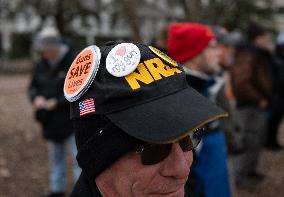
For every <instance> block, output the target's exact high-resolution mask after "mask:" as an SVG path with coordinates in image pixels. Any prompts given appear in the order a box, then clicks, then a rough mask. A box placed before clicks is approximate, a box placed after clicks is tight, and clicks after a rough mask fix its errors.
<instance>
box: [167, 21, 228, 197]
mask: <svg viewBox="0 0 284 197" xmlns="http://www.w3.org/2000/svg"><path fill="white" fill-rule="evenodd" d="M167 46H168V53H169V55H170V56H171V58H173V59H174V60H175V61H177V62H179V63H181V64H182V65H183V69H184V71H185V72H186V78H187V81H188V83H189V84H190V86H192V87H193V88H195V89H196V90H198V91H199V92H201V93H202V94H203V95H204V96H206V97H208V98H210V99H211V101H213V102H215V99H216V95H217V94H218V92H219V91H220V90H221V88H222V86H223V83H222V82H220V81H218V80H216V78H215V75H216V74H217V73H218V72H219V71H220V66H219V61H220V55H221V51H220V50H219V49H218V48H217V42H216V39H215V35H214V33H213V32H212V30H211V29H210V27H208V26H206V25H202V24H196V23H174V24H171V25H170V26H169V27H168V42H167ZM206 130H207V131H210V132H208V134H207V135H206V136H205V137H204V138H203V139H202V141H201V144H200V145H199V146H198V147H197V151H195V155H196V160H195V161H194V162H193V166H192V168H191V175H190V177H191V179H190V180H189V182H188V184H189V190H190V194H191V195H192V196H204V197H215V196H216V197H217V196H218V197H228V196H230V195H231V194H230V193H231V192H230V186H229V185H230V184H229V178H228V168H227V152H226V145H225V136H224V132H222V130H221V129H220V126H219V123H218V122H216V121H215V122H213V123H211V124H209V125H208V126H207V128H206ZM217 158H218V159H217ZM192 177H194V179H192ZM193 180H194V181H193Z"/></svg>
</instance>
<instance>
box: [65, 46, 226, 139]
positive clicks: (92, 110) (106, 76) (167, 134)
mask: <svg viewBox="0 0 284 197" xmlns="http://www.w3.org/2000/svg"><path fill="white" fill-rule="evenodd" d="M93 49H94V50H95V57H94V58H93V59H92V61H93V62H92V64H93V65H95V67H96V68H95V69H93V70H92V72H93V73H92V74H91V75H90V76H91V79H90V80H89V83H87V84H84V85H85V86H84V88H81V89H80V91H78V92H77V93H78V94H72V96H74V95H75V96H74V97H73V99H72V98H70V96H69V95H68V93H66V91H65V90H64V92H65V96H66V98H67V99H68V100H69V101H71V118H72V119H80V118H84V117H85V116H92V115H94V114H95V115H103V116H105V117H106V118H108V119H109V120H110V121H111V122H112V123H113V124H114V125H116V126H117V127H119V128H120V129H121V130H122V131H124V132H125V133H127V134H128V135H130V136H132V137H134V138H137V139H139V140H142V141H145V142H149V143H172V142H175V141H178V140H179V139H181V138H183V137H184V136H186V135H188V134H190V133H191V132H193V131H194V130H196V129H197V128H199V127H202V126H204V125H205V124H206V123H209V122H211V121H213V120H216V119H218V118H221V117H225V116H227V113H225V112H224V111H223V110H222V109H221V108H219V107H217V106H216V105H215V104H214V103H212V102H211V101H210V100H208V99H207V98H205V97H204V96H202V95H201V94H199V93H198V92H197V91H195V90H194V89H193V88H191V87H190V86H189V85H188V83H187V81H186V78H185V77H186V76H185V73H184V71H183V68H182V66H181V65H180V64H178V63H176V62H175V61H174V60H172V59H171V58H169V57H168V56H167V55H165V54H163V53H162V52H160V51H159V50H157V49H155V48H154V47H151V46H147V45H144V44H140V43H116V42H109V43H107V44H105V45H104V46H102V47H100V48H99V47H97V46H93ZM133 51H134V52H133ZM82 54H83V53H81V55H80V54H79V55H78V56H77V58H76V59H75V60H74V62H73V63H75V62H77V63H79V62H80V61H79V60H82V57H83V56H82ZM80 58H81V59H80ZM127 58H128V59H127ZM129 58H130V59H131V61H128V60H129ZM88 59H89V58H87V60H88ZM94 59H98V60H97V61H94ZM85 60H86V59H85ZM87 60H86V61H87ZM121 61H125V62H121ZM135 62H136V63H137V65H134V64H133V63H135ZM128 63H129V64H128ZM110 64H111V66H109V65H110ZM81 65H83V66H81V67H84V65H86V63H84V61H82V64H81ZM127 65H130V67H132V68H131V69H132V70H133V71H132V70H131V69H128V68H127ZM133 66H134V68H133ZM74 70H76V69H73V71H74ZM125 70H126V71H127V70H128V71H129V72H130V73H129V74H122V75H120V76H118V75H119V74H118V75H116V73H115V72H116V71H117V72H118V73H119V72H120V71H125ZM70 72H72V71H71V68H70V70H69V73H70ZM80 72H81V73H83V70H81V71H80V69H78V72H77V73H76V74H78V73H80ZM85 73H88V71H87V70H85ZM73 74H74V72H73ZM67 78H68V74H67V77H66V79H67ZM69 78H70V77H69ZM79 81H80V80H79ZM69 82H70V81H69ZM81 82H82V80H81ZM82 83H83V82H82ZM65 86H68V84H67V82H66V81H65ZM68 96H69V97H68Z"/></svg>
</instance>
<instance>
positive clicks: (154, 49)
mask: <svg viewBox="0 0 284 197" xmlns="http://www.w3.org/2000/svg"><path fill="white" fill-rule="evenodd" d="M149 49H150V50H151V51H152V52H153V53H155V54H156V55H157V56H159V57H160V58H162V59H163V60H165V61H166V62H168V63H169V64H171V65H172V66H175V67H178V63H177V62H176V61H175V60H173V59H172V58H170V57H169V56H167V55H166V54H165V53H163V52H162V51H160V50H159V49H157V48H155V47H152V46H149Z"/></svg>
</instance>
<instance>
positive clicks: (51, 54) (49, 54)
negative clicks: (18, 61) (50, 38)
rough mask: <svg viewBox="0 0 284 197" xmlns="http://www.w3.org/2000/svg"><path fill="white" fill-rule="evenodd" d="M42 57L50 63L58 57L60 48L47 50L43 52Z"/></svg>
mask: <svg viewBox="0 0 284 197" xmlns="http://www.w3.org/2000/svg"><path fill="white" fill-rule="evenodd" d="M41 54H42V57H43V58H45V59H47V60H48V61H53V60H55V59H56V58H57V57H58V54H59V49H58V48H45V49H43V50H42V51H41Z"/></svg>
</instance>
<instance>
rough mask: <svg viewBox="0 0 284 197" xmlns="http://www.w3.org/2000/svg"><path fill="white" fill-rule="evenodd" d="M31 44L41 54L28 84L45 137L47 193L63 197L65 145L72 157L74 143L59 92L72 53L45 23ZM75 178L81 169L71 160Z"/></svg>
mask: <svg viewBox="0 0 284 197" xmlns="http://www.w3.org/2000/svg"><path fill="white" fill-rule="evenodd" d="M34 47H35V50H36V51H37V52H39V54H40V58H39V60H38V61H37V62H36V64H35V66H34V69H33V74H32V80H31V83H30V86H29V92H28V93H29V96H30V99H31V102H32V104H33V107H34V111H35V116H36V119H37V121H39V123H40V124H41V126H42V129H43V137H44V138H45V139H46V140H47V141H48V157H49V163H50V175H49V176H50V177H49V184H50V189H49V190H50V193H49V194H47V195H46V196H47V197H63V196H64V193H65V185H66V164H65V152H66V148H65V146H66V145H68V146H69V148H70V150H71V153H72V157H73V159H74V160H75V156H76V152H77V151H76V145H75V139H74V135H72V134H73V130H72V125H71V124H70V123H71V122H70V120H69V104H68V102H67V101H66V100H65V98H64V95H63V93H62V86H63V84H64V77H65V75H66V72H67V70H68V66H69V65H70V63H71V62H72V60H73V58H74V56H73V52H72V50H71V48H70V47H69V46H68V45H67V44H65V43H64V42H63V40H62V38H61V37H60V35H59V33H58V32H57V30H56V29H54V28H52V27H46V28H44V29H43V30H42V31H40V32H39V33H38V35H37V37H36V38H35V42H34ZM73 172H74V179H75V180H76V179H77V178H78V177H79V174H80V169H79V168H78V166H77V164H76V163H75V161H74V166H73Z"/></svg>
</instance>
